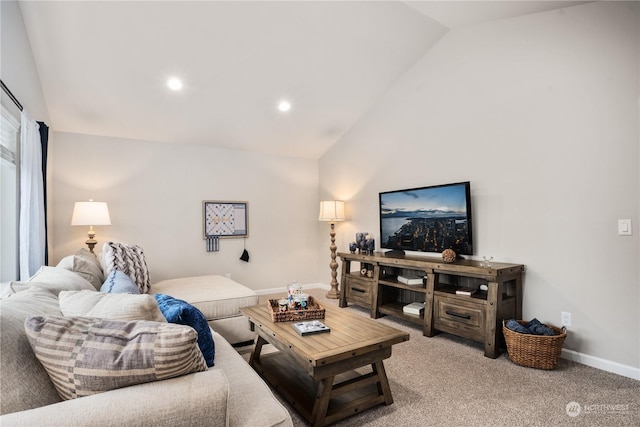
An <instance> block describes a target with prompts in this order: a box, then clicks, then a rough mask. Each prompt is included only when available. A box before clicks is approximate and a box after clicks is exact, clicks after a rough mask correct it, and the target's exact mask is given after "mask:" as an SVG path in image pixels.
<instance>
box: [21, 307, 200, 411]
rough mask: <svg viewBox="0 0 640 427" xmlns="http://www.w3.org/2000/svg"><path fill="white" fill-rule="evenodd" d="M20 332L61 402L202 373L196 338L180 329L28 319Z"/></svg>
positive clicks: (75, 319)
mask: <svg viewBox="0 0 640 427" xmlns="http://www.w3.org/2000/svg"><path fill="white" fill-rule="evenodd" d="M24 327H25V331H26V333H27V337H28V339H29V343H30V344H31V347H32V348H33V350H34V352H35V354H36V357H37V358H38V359H39V360H40V362H41V363H42V364H43V365H44V367H45V369H46V371H47V372H48V373H49V376H50V378H51V380H52V381H53V383H54V385H55V387H56V389H57V390H58V394H60V397H62V398H63V399H65V400H68V399H74V398H77V397H82V396H89V395H92V394H96V393H101V392H104V391H107V390H113V389H116V388H121V387H126V386H129V385H135V384H142V383H147V382H151V381H158V380H163V379H168V378H173V377H178V376H182V375H186V374H189V373H192V372H201V371H206V370H207V366H206V362H205V361H204V358H203V357H202V353H201V352H200V349H199V348H198V345H197V339H198V336H197V333H196V332H195V331H194V330H193V329H192V328H189V327H185V326H182V325H174V324H169V323H158V322H149V321H129V322H123V321H118V320H103V319H93V318H87V317H62V316H50V317H44V316H32V317H28V318H27V319H26V320H25V324H24Z"/></svg>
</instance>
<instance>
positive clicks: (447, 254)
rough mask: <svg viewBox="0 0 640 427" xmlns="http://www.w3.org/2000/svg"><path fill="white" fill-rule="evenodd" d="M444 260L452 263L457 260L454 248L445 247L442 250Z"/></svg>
mask: <svg viewBox="0 0 640 427" xmlns="http://www.w3.org/2000/svg"><path fill="white" fill-rule="evenodd" d="M442 260H443V261H444V262H446V263H452V262H453V261H455V260H456V253H455V251H454V250H453V249H445V250H444V251H442Z"/></svg>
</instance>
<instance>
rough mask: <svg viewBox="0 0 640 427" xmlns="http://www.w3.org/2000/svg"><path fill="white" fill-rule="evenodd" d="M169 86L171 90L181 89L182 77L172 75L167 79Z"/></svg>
mask: <svg viewBox="0 0 640 427" xmlns="http://www.w3.org/2000/svg"><path fill="white" fill-rule="evenodd" d="M167 86H169V89H171V90H180V89H182V82H181V81H180V79H178V78H176V77H172V78H170V79H169V80H167Z"/></svg>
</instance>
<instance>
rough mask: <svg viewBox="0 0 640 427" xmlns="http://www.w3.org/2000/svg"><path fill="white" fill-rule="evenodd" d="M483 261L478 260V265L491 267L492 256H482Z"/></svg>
mask: <svg viewBox="0 0 640 427" xmlns="http://www.w3.org/2000/svg"><path fill="white" fill-rule="evenodd" d="M482 259H483V261H482V262H480V267H487V268H491V261H493V257H489V258H487V257H486V256H483V257H482Z"/></svg>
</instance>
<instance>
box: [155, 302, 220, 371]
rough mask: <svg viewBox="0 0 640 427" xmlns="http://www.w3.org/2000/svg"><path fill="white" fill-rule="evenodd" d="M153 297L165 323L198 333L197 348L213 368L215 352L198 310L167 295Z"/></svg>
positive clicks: (207, 328)
mask: <svg viewBox="0 0 640 427" xmlns="http://www.w3.org/2000/svg"><path fill="white" fill-rule="evenodd" d="M154 296H155V298H156V300H157V301H158V307H160V310H161V311H162V314H163V315H164V317H165V318H166V319H167V322H171V323H177V324H180V325H187V326H190V327H192V328H193V329H195V330H196V332H197V333H198V346H199V347H200V350H201V351H202V355H203V356H204V358H205V360H206V361H207V366H209V367H211V366H213V365H214V358H215V352H216V351H215V344H214V342H213V336H212V335H211V329H210V328H209V324H208V323H207V319H205V317H204V315H203V314H202V313H201V312H200V310H198V309H197V308H195V307H194V306H192V305H191V304H189V303H188V302H186V301H182V300H179V299H176V298H173V297H172V296H169V295H164V294H155V295H154Z"/></svg>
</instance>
